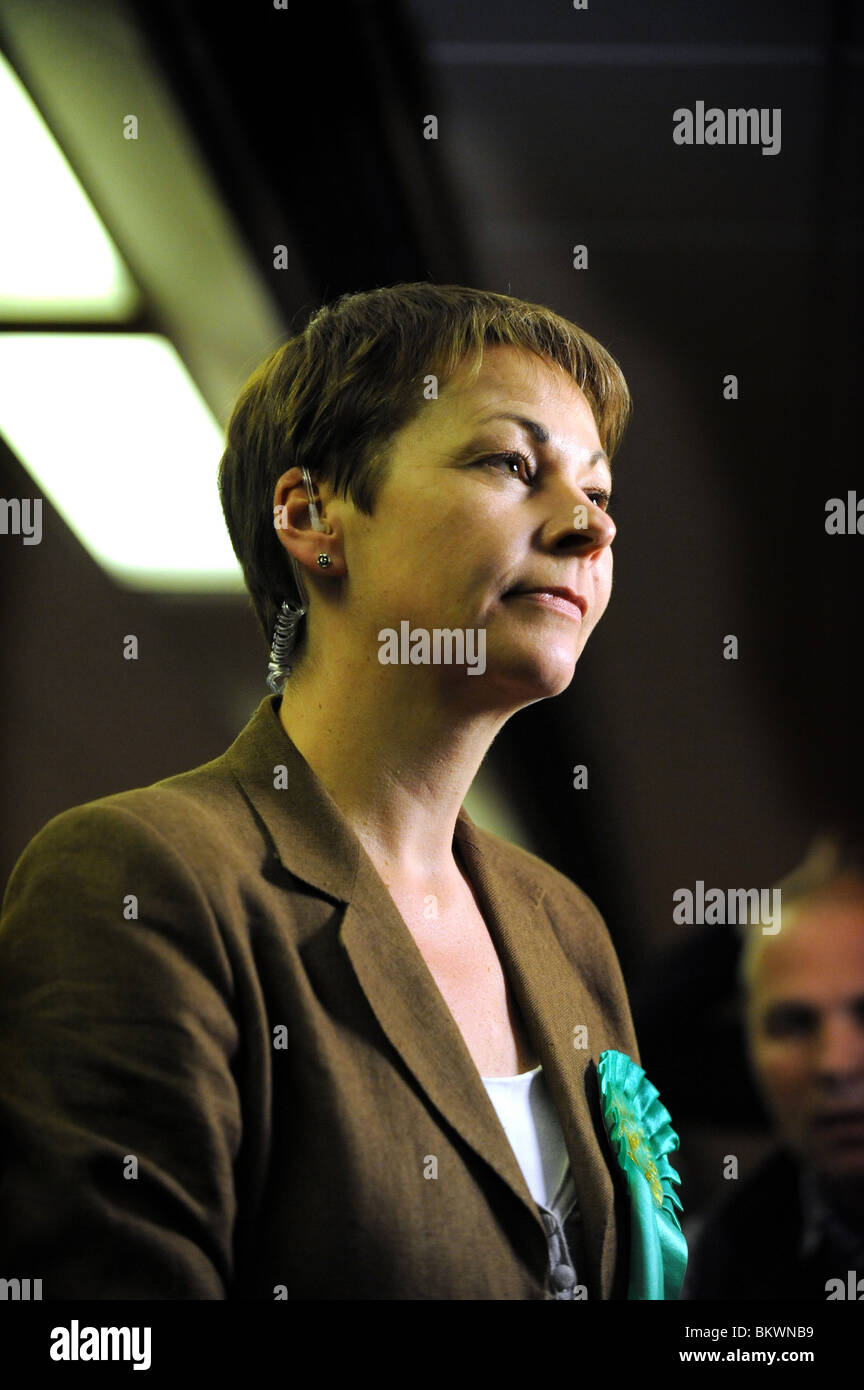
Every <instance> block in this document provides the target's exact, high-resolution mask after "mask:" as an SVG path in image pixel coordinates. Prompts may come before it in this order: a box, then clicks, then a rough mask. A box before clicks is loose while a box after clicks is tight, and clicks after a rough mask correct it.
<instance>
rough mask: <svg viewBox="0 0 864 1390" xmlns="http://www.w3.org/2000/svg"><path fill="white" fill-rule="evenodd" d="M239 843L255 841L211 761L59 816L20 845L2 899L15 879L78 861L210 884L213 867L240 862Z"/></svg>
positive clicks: (226, 776) (224, 775)
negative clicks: (182, 875)
mask: <svg viewBox="0 0 864 1390" xmlns="http://www.w3.org/2000/svg"><path fill="white" fill-rule="evenodd" d="M247 838H249V839H250V841H254V840H256V839H258V838H259V837H258V836H257V834H256V831H255V826H254V817H253V815H252V813H251V810H250V808H249V807H248V805H247V803H246V801H245V798H244V796H243V792H242V789H241V787H240V786H239V784H238V783H237V781H236V779H235V777H234V776H233V774H232V772H231V770H230V769H229V768H228V767H227V765H226V764H225V762H224V759H222V758H217V759H214V760H213V761H212V762H209V763H205V764H202V765H201V766H200V767H197V768H193V769H190V770H189V771H185V772H180V773H176V774H174V775H173V776H170V777H167V778H164V779H163V780H161V781H158V782H153V783H151V784H150V785H149V786H144V787H134V788H131V789H130V790H127V791H121V792H113V793H111V794H110V795H107V796H102V797H97V798H95V799H94V800H92V801H86V802H82V803H81V804H79V805H77V806H70V807H67V808H66V809H64V810H62V811H59V812H58V813H57V814H56V815H54V816H52V817H51V818H50V819H49V820H48V821H46V822H45V824H44V825H43V826H42V827H41V829H39V830H38V831H37V832H36V834H35V835H34V836H33V837H32V838H31V839H30V840H29V841H28V843H27V844H26V845H25V847H24V849H23V850H22V852H21V854H20V856H19V858H18V860H17V862H16V864H15V866H14V868H13V870H12V875H11V876H10V879H9V884H8V886H7V894H8V893H9V892H10V890H12V889H13V885H14V884H15V882H16V880H17V879H18V878H19V877H20V875H21V873H22V872H25V871H27V870H32V869H33V868H34V867H35V866H36V865H44V864H46V863H48V862H50V861H52V860H56V859H58V858H59V859H63V860H65V861H69V860H71V858H72V857H73V856H77V855H80V854H85V855H86V858H87V860H89V861H93V860H100V859H106V858H108V859H111V860H112V862H114V863H115V864H122V863H124V862H125V863H127V864H128V863H130V862H134V863H136V864H141V863H142V862H146V861H147V860H150V859H157V860H159V861H160V862H161V863H162V864H163V865H167V863H168V862H169V861H173V862H174V864H175V865H176V866H178V867H179V866H180V865H181V864H182V865H184V866H185V867H186V869H187V870H189V869H191V870H192V871H193V872H195V873H197V874H198V875H201V876H204V877H207V876H208V875H209V874H211V872H212V873H214V874H216V875H217V876H218V868H219V865H220V864H223V863H224V862H225V860H226V858H228V859H231V858H232V857H235V858H236V856H237V855H238V854H242V852H243V850H244V841H245V839H247ZM67 867H68V863H67Z"/></svg>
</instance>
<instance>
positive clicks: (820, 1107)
mask: <svg viewBox="0 0 864 1390" xmlns="http://www.w3.org/2000/svg"><path fill="white" fill-rule="evenodd" d="M779 886H780V889H781V895H782V897H781V912H782V918H781V929H780V931H779V932H778V933H777V934H776V935H766V934H764V933H762V932H761V931H759V930H758V929H757V928H753V927H752V926H750V927H748V926H744V927H743V928H742V930H743V931H744V932H745V933H746V937H745V944H744V949H743V952H742V955H741V966H740V985H741V990H742V994H743V1004H744V1009H745V1016H746V1028H747V1042H748V1047H749V1053H750V1062H751V1066H752V1069H753V1073H754V1076H755V1079H756V1082H757V1085H758V1086H759V1089H760V1091H761V1093H762V1096H763V1098H764V1100H765V1103H766V1105H767V1107H768V1110H769V1112H770V1114H771V1116H772V1118H773V1120H774V1122H775V1124H776V1129H777V1138H778V1140H779V1144H778V1147H777V1148H776V1149H775V1150H774V1151H773V1152H772V1153H771V1154H770V1155H769V1157H768V1158H767V1159H766V1160H765V1161H763V1163H762V1164H760V1165H759V1167H758V1168H757V1169H756V1170H755V1171H754V1172H753V1174H752V1175H749V1176H744V1177H742V1178H741V1179H739V1180H738V1181H736V1182H734V1183H732V1184H731V1186H732V1189H733V1190H732V1191H731V1192H730V1193H729V1195H728V1197H727V1198H726V1199H725V1200H724V1201H723V1202H722V1203H720V1205H719V1206H718V1207H716V1208H715V1209H714V1211H713V1212H711V1213H709V1215H708V1217H707V1219H706V1221H705V1223H704V1225H703V1226H702V1228H701V1231H700V1234H699V1238H698V1242H697V1243H696V1246H695V1249H693V1250H692V1251H691V1258H690V1265H689V1268H688V1273H687V1279H686V1282H685V1285H684V1289H683V1291H682V1295H681V1296H682V1298H685V1299H778V1298H779V1299H807V1300H814V1299H815V1300H827V1299H838V1298H850V1297H851V1298H855V1299H860V1300H862V1301H864V856H862V853H861V846H860V844H857V843H856V844H854V845H852V844H849V843H846V844H844V843H841V842H840V840H832V839H823V840H820V841H817V843H816V844H815V845H814V847H813V849H812V850H811V852H810V854H809V855H808V857H807V859H806V860H805V862H804V864H803V865H802V866H801V867H800V868H799V869H798V870H796V871H795V872H794V873H793V874H792V875H790V876H789V877H788V878H787V879H785V880H784V881H783V882H782V883H781V884H780V885H779ZM859 1281H860V1285H859Z"/></svg>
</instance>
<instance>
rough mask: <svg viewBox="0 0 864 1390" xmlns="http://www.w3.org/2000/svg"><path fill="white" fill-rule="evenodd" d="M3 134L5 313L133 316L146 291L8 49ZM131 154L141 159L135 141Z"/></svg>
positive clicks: (1, 71)
mask: <svg viewBox="0 0 864 1390" xmlns="http://www.w3.org/2000/svg"><path fill="white" fill-rule="evenodd" d="M0 131H2V132H3V137H2V140H0V188H2V189H3V218H2V221H0V317H2V318H5V319H21V320H25V319H35V320H37V321H43V322H44V320H46V319H110V320H114V319H116V320H123V319H127V318H128V317H129V316H130V314H131V313H132V312H133V311H134V310H135V309H136V308H137V306H138V303H139V295H138V291H137V289H136V287H135V285H134V283H133V281H132V279H131V277H130V275H129V272H128V270H127V269H126V266H125V265H124V264H123V261H122V260H121V258H120V255H119V252H118V251H117V248H116V246H115V245H114V243H113V241H112V240H111V238H110V237H109V235H108V233H107V232H106V230H105V228H104V227H103V225H102V223H101V221H100V220H99V217H98V215H97V214H96V212H95V210H94V208H93V205H92V204H91V202H90V200H89V198H88V197H87V195H86V193H85V192H84V190H83V188H82V187H81V185H80V184H79V182H78V180H77V178H76V177H75V175H74V173H73V172H72V170H71V168H70V167H69V164H68V163H67V161H66V159H65V157H64V155H63V153H62V151H61V150H60V148H59V146H58V144H57V142H56V141H55V139H54V137H53V135H52V134H51V132H50V131H49V129H48V127H47V126H46V125H45V122H44V121H43V119H42V117H41V115H40V114H39V111H38V109H37V108H36V106H35V105H34V103H33V101H32V100H31V98H30V95H29V93H28V92H27V90H26V89H25V88H24V86H23V85H22V84H21V82H20V81H19V79H18V77H17V75H16V73H15V72H14V71H13V69H12V68H11V67H10V66H9V63H8V62H7V61H6V59H5V58H4V57H3V55H2V53H0ZM117 138H118V140H119V139H121V138H122V131H121V129H120V123H119V119H118V133H117ZM129 157H130V159H136V158H139V157H140V156H139V153H138V150H137V147H136V146H135V145H134V144H133V145H132V148H131V149H130V151H129Z"/></svg>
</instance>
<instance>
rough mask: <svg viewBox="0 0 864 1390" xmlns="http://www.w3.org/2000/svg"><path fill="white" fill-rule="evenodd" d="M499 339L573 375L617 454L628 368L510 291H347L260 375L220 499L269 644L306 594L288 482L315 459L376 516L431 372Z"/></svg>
mask: <svg viewBox="0 0 864 1390" xmlns="http://www.w3.org/2000/svg"><path fill="white" fill-rule="evenodd" d="M495 343H502V344H508V345H510V346H513V347H519V348H524V349H527V350H528V351H530V352H534V353H537V354H538V355H539V356H541V357H544V358H547V359H549V360H550V361H552V362H556V363H558V365H559V366H560V367H562V368H563V369H564V370H565V371H566V372H568V373H569V375H570V376H572V378H573V379H574V381H575V382H576V383H577V385H578V386H579V387H580V388H581V390H582V391H583V392H584V394H585V396H586V398H587V400H588V403H589V405H590V406H591V409H592V411H593V414H594V418H595V421H596V423H597V432H598V434H599V436H600V442H601V444H602V445H603V448H604V450H605V452H606V453H607V455H608V456H609V457H610V458H611V457H612V455H613V453H614V452H615V450H616V449H617V447H618V445H619V443H620V440H621V436H622V434H623V433H624V429H625V426H626V424H627V420H628V417H629V413H630V393H629V391H628V389H627V383H626V382H625V380H624V376H623V374H622V372H621V369H620V367H619V366H618V364H617V362H616V361H615V360H614V358H613V357H611V356H610V354H609V353H608V352H607V351H606V349H605V348H604V347H601V345H600V344H599V343H598V342H596V340H595V339H594V338H592V337H591V336H590V334H588V333H586V332H585V331H584V330H583V329H581V328H578V327H577V326H576V324H573V323H570V322H569V321H568V320H567V319H564V318H561V317H560V316H559V315H558V314H555V313H553V312H552V311H551V310H550V309H546V308H544V307H543V306H542V305H539V304H529V303H526V301H524V300H521V299H514V298H512V297H511V296H510V295H506V294H494V293H492V292H491V291H488V290H473V289H467V288H466V287H464V286H462V285H431V284H423V283H418V284H406V285H392V286H388V287H387V288H384V289H378V290H368V291H363V292H360V293H357V294H347V295H343V296H342V298H340V299H338V300H337V301H336V302H335V303H334V304H332V305H328V306H325V307H324V308H321V309H319V310H317V312H315V313H314V314H313V315H312V317H311V318H310V319H309V322H308V323H307V325H306V327H305V328H304V329H303V331H302V332H300V333H297V334H296V335H295V336H294V337H292V338H290V339H289V340H288V342H286V343H284V344H283V345H282V346H281V347H279V348H278V349H277V350H276V351H275V352H274V353H273V354H272V355H271V356H270V357H268V358H267V360H266V361H265V362H264V363H263V364H262V365H261V366H260V367H259V368H258V370H257V371H256V372H254V373H253V375H252V376H251V377H250V379H249V381H248V382H247V383H246V385H245V386H244V388H243V390H242V392H241V394H240V397H239V399H238V401H237V404H236V405H235V407H234V411H233V413H232V415H231V419H230V421H229V424H228V430H227V442H226V448H225V452H224V454H223V456H222V461H221V463H220V465H219V493H220V497H221V500H222V509H223V511H224V513H225V520H226V522H227V525H228V532H229V535H230V537H231V542H232V544H233V546H234V550H235V553H236V555H237V558H238V560H239V561H240V564H241V565H242V567H243V575H244V578H245V580H246V587H247V588H248V590H249V593H250V595H251V597H252V602H253V604H254V607H255V611H256V613H257V615H258V619H259V621H260V623H261V626H262V628H263V629H264V635H265V638H266V640H267V643H268V645H269V643H270V641H271V639H272V636H273V628H274V624H275V621H276V617H277V614H278V612H279V608H280V606H281V603H282V600H283V599H285V598H289V599H291V600H292V601H295V602H296V600H297V597H298V595H297V588H296V584H295V582H294V577H293V574H292V572H291V566H290V563H289V559H288V556H287V555H286V553H285V549H284V547H283V546H282V545H281V544H280V542H279V540H278V537H277V536H276V534H275V529H274V525H273V493H274V490H275V487H276V483H277V481H278V479H279V478H280V477H281V476H282V474H283V473H284V472H286V471H287V470H288V469H289V468H291V467H294V466H302V465H304V464H305V465H306V467H308V468H309V470H310V473H311V474H312V476H313V478H315V479H317V480H326V481H327V482H328V483H329V484H330V486H331V487H332V489H333V491H334V492H335V493H336V494H337V496H341V497H350V499H351V500H352V501H353V503H354V505H355V506H356V507H357V508H358V510H360V511H362V512H365V513H366V514H367V515H370V516H371V515H372V512H373V507H374V504H375V499H376V496H377V493H378V490H379V488H380V486H381V483H382V482H383V480H384V477H385V476H386V468H387V463H388V459H387V451H388V445H389V444H390V442H391V440H392V438H393V436H394V434H396V432H397V431H398V430H400V429H401V428H402V427H403V426H404V425H406V424H408V422H409V421H410V420H412V419H413V418H414V416H415V415H416V414H417V413H418V411H419V410H420V409H421V408H422V406H423V403H424V394H423V385H424V378H425V377H427V376H429V375H434V376H435V377H436V378H437V381H438V389H439V390H440V389H441V388H442V387H443V386H444V385H445V384H446V382H447V380H448V379H449V378H450V376H451V375H452V374H453V373H454V372H455V371H456V369H457V368H458V367H459V365H460V364H461V363H462V362H463V361H464V360H465V359H469V360H470V361H474V362H476V364H477V367H478V368H479V364H480V358H481V357H482V351H483V347H484V345H486V344H495ZM303 627H305V623H304V624H303ZM301 633H302V629H301ZM298 646H299V642H298Z"/></svg>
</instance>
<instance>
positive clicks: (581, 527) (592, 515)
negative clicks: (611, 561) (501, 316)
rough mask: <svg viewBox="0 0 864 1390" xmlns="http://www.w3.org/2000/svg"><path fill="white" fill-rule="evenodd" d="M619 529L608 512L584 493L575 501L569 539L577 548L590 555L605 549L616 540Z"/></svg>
mask: <svg viewBox="0 0 864 1390" xmlns="http://www.w3.org/2000/svg"><path fill="white" fill-rule="evenodd" d="M617 529H618V528H617V527H616V525H615V522H614V521H613V520H612V518H611V516H609V514H608V512H605V511H604V510H603V508H602V507H598V506H597V504H596V503H595V502H592V501H591V498H590V497H588V496H587V495H585V494H584V493H583V494H582V496H581V499H580V500H579V501H577V502H576V503H574V505H573V516H572V523H571V525H570V526H569V527H568V540H569V543H570V544H571V545H572V546H573V547H574V548H575V549H579V550H580V551H582V552H583V553H585V554H589V555H593V554H595V553H597V552H599V551H601V550H605V549H606V547H607V546H609V545H611V544H612V542H613V541H614V539H615V535H616V532H617Z"/></svg>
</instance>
